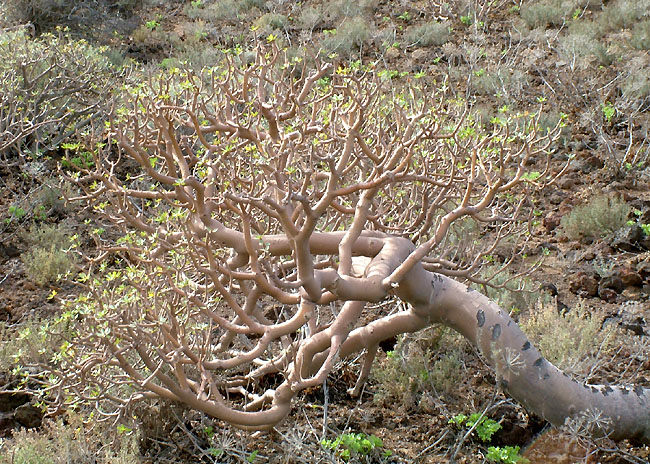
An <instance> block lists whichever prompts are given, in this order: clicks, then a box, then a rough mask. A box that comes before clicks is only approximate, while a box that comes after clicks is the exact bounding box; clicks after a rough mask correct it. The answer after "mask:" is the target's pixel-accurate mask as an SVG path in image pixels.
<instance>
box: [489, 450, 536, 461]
mask: <svg viewBox="0 0 650 464" xmlns="http://www.w3.org/2000/svg"><path fill="white" fill-rule="evenodd" d="M519 449H520V448H519V447H518V446H490V447H488V452H487V455H486V456H485V457H486V458H487V460H488V461H490V462H503V463H505V464H526V463H528V462H529V461H528V459H526V458H525V457H523V456H521V455H520V454H519Z"/></svg>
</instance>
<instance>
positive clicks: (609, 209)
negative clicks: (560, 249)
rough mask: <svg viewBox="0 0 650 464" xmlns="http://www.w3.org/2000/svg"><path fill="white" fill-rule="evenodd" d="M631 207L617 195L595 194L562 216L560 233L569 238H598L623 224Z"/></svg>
mask: <svg viewBox="0 0 650 464" xmlns="http://www.w3.org/2000/svg"><path fill="white" fill-rule="evenodd" d="M630 211H631V207H630V205H628V204H627V203H626V202H625V201H623V200H622V199H620V198H618V197H608V196H606V195H601V196H597V197H595V198H594V199H592V200H591V201H590V202H589V203H587V204H585V205H581V206H576V207H575V208H573V210H572V211H571V212H570V213H568V214H566V215H565V216H564V217H562V220H561V221H560V227H561V234H562V235H564V236H565V237H567V238H568V239H570V240H578V239H581V238H600V237H604V236H606V235H608V234H611V233H612V232H615V231H617V230H618V229H620V228H621V227H623V226H624V225H625V223H626V222H627V218H628V215H629V214H630Z"/></svg>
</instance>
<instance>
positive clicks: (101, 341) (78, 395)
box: [50, 48, 650, 442]
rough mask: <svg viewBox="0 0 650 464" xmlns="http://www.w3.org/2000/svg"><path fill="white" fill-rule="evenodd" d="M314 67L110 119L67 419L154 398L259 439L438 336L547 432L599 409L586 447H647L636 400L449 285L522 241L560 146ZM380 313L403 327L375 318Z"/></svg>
mask: <svg viewBox="0 0 650 464" xmlns="http://www.w3.org/2000/svg"><path fill="white" fill-rule="evenodd" d="M306 61H307V60H305V61H302V60H296V59H294V60H289V59H287V58H286V56H285V55H284V54H283V53H282V52H281V51H278V50H262V49H261V48H260V50H259V51H258V53H257V57H256V59H255V60H254V62H251V63H241V62H240V60H239V59H238V57H237V56H234V55H233V56H231V57H230V58H229V60H228V65H227V66H226V67H225V68H224V69H214V70H211V71H210V72H206V74H205V75H197V74H193V73H191V72H180V71H177V70H176V71H172V72H171V73H170V74H169V75H167V76H166V77H165V78H162V79H160V80H152V81H151V82H148V83H146V84H143V85H142V86H140V87H138V88H135V89H132V92H131V99H130V101H129V103H128V105H126V106H125V107H124V108H121V109H117V110H116V115H115V117H114V120H113V122H112V124H111V125H110V128H109V129H110V133H111V135H110V139H111V143H109V144H107V145H106V146H105V147H103V148H101V149H99V150H98V151H97V154H96V159H95V164H96V167H95V169H94V170H92V171H86V172H83V173H81V174H79V175H78V176H77V177H76V181H77V183H78V185H80V186H82V187H83V188H84V190H85V194H84V198H85V199H86V200H88V201H90V202H91V204H92V205H93V206H94V208H96V209H98V210H102V211H103V212H104V213H105V215H106V217H108V218H110V219H111V220H112V221H113V222H114V223H115V224H117V225H119V226H121V227H123V229H124V235H123V236H122V237H121V238H120V239H119V240H117V241H116V242H112V241H110V240H108V239H106V238H104V237H103V236H102V235H99V233H98V234H97V236H96V239H97V241H98V243H99V244H100V245H101V247H102V250H103V251H102V253H101V254H100V255H99V256H98V257H97V258H95V259H93V260H92V263H93V265H94V271H95V272H91V273H88V274H82V276H81V280H82V281H83V282H84V283H85V284H86V285H87V286H88V288H89V290H90V294H89V295H88V296H87V297H82V298H81V299H80V300H79V301H77V302H75V308H76V309H75V310H74V312H72V311H71V312H67V313H65V314H64V315H63V318H62V320H66V321H73V320H74V321H77V322H76V323H75V324H76V325H75V326H74V328H73V329H71V330H72V334H73V335H72V337H71V339H70V343H69V344H68V345H66V349H65V350H64V352H62V353H61V356H60V359H59V364H58V367H55V368H52V369H53V373H54V374H56V375H55V376H54V377H53V378H54V379H55V380H54V382H53V384H52V385H51V386H50V390H51V391H52V392H53V393H55V395H58V396H57V397H58V400H59V403H60V404H63V403H66V402H68V401H71V400H79V399H83V400H87V401H92V402H95V403H97V405H98V406H99V407H100V410H101V411H104V412H106V413H109V412H111V411H114V410H110V409H109V408H108V407H107V406H106V405H107V404H108V403H110V404H117V405H119V406H121V408H120V409H118V411H119V410H123V409H124V408H126V407H127V406H128V405H129V404H130V403H131V402H132V401H135V400H138V399H141V398H146V397H160V398H166V399H169V400H173V401H178V402H181V403H184V404H186V405H188V406H189V407H191V408H195V409H197V410H200V411H203V412H205V413H207V414H209V415H211V416H214V417H217V418H220V419H223V420H225V421H227V422H229V423H231V424H233V425H235V426H237V427H241V428H246V429H268V428H272V427H273V426H275V425H276V424H278V423H279V422H280V421H282V420H283V419H284V418H285V417H286V416H287V415H288V413H289V412H290V408H291V402H292V399H293V398H294V397H295V396H296V394H297V393H299V392H300V391H302V390H304V389H305V388H308V387H311V386H315V385H319V384H321V383H322V382H323V381H324V380H325V379H326V377H327V375H328V374H329V373H330V372H331V371H332V369H333V368H334V367H335V365H336V361H337V360H338V359H339V358H341V357H344V356H347V355H349V354H351V353H355V352H362V351H364V352H365V358H364V362H363V365H362V367H361V372H360V376H359V381H358V382H357V384H356V386H355V387H354V389H353V391H352V393H354V394H358V393H359V391H360V388H361V386H362V384H363V382H364V380H365V379H366V378H367V376H368V374H369V372H370V367H371V364H372V362H373V359H374V357H375V354H376V352H377V347H378V344H379V343H380V342H381V341H382V340H385V339H388V338H390V337H393V336H395V335H398V334H402V333H406V332H413V331H417V330H420V329H422V328H424V327H426V326H428V325H430V324H445V325H447V326H450V327H452V328H453V329H455V330H457V331H459V332H460V333H461V334H463V335H464V336H465V337H466V338H467V339H468V340H470V341H471V342H472V343H473V344H474V345H475V346H477V347H478V349H479V350H480V352H481V353H482V354H483V355H484V356H485V358H486V360H487V361H488V362H489V364H490V365H491V366H492V367H493V368H494V369H495V371H496V374H497V379H498V384H499V386H500V387H501V388H503V389H504V390H505V391H506V392H508V393H509V394H510V395H512V396H513V397H514V398H515V399H517V400H519V401H521V402H522V403H523V404H524V405H526V406H527V407H528V408H529V409H531V410H532V411H534V412H536V413H538V414H540V415H541V416H543V417H544V418H546V419H547V420H549V421H551V422H553V423H555V424H562V423H563V422H564V421H565V419H566V418H569V417H573V416H576V415H580V414H585V413H588V412H596V411H597V412H598V413H602V415H601V416H599V417H603V418H607V419H606V420H605V419H604V420H602V421H595V422H593V423H594V424H595V425H594V430H593V432H594V433H596V434H604V433H606V434H610V435H611V436H612V437H614V438H621V437H635V438H639V439H641V440H644V441H646V442H647V441H649V440H650V425H649V423H650V420H649V417H650V416H649V413H648V407H647V401H648V400H649V399H650V397H649V395H648V392H647V390H644V389H641V388H636V389H631V388H625V387H609V386H585V385H581V384H579V383H577V382H574V381H573V380H571V379H569V378H568V377H567V376H566V375H563V373H562V372H560V371H559V370H558V369H557V368H555V367H554V366H553V365H552V364H550V363H549V362H548V361H546V360H545V359H544V358H543V357H542V355H541V354H540V353H539V352H538V351H537V350H536V349H535V348H534V347H533V346H531V344H530V342H529V341H528V340H527V338H526V336H525V335H524V334H523V333H522V332H521V330H520V329H519V328H518V326H517V325H516V323H515V322H513V321H512V320H511V319H510V317H509V315H508V313H507V312H506V311H504V310H502V309H500V308H499V307H498V306H497V305H496V304H495V303H494V302H492V301H490V300H489V299H488V298H487V297H485V296H483V295H482V294H480V293H479V292H477V291H474V290H470V289H468V287H467V286H466V285H465V284H464V283H461V282H460V281H459V279H461V280H468V279H469V280H475V281H480V279H479V274H478V271H479V270H480V268H481V266H482V265H483V264H484V263H485V262H486V261H487V260H488V257H489V256H488V255H491V254H492V253H493V252H494V250H495V249H496V247H497V245H498V244H499V243H501V242H503V241H504V239H505V240H508V241H509V246H510V247H512V246H513V245H514V244H515V242H516V241H517V240H525V238H526V236H527V235H526V234H527V232H526V229H525V227H526V223H527V219H529V215H530V214H531V211H532V208H531V201H532V200H531V198H532V197H531V193H532V192H533V191H534V190H535V189H537V188H540V187H543V186H544V185H545V184H548V183H549V182H552V181H553V180H554V179H555V178H556V177H557V176H558V175H560V174H561V171H560V172H553V171H552V169H551V163H550V160H549V156H548V153H549V147H550V145H551V143H552V142H553V141H554V139H555V138H556V136H557V130H551V131H544V132H540V131H538V130H537V127H536V121H535V118H534V116H529V115H521V116H520V117H518V118H513V119H512V120H506V118H505V117H503V118H500V119H499V118H495V120H493V121H492V124H491V125H490V129H488V130H484V129H481V128H480V126H479V125H477V124H474V123H473V122H472V121H471V120H470V119H469V118H468V117H467V112H466V111H465V105H464V103H463V102H459V101H454V100H452V99H449V98H447V99H445V98H442V94H443V93H444V89H443V90H436V91H434V90H433V89H432V88H429V87H427V86H424V85H423V86H417V85H415V84H412V85H407V86H405V87H404V88H400V89H398V88H396V87H394V86H392V85H391V82H390V81H387V80H382V79H380V78H379V77H378V76H377V74H376V73H375V72H374V71H373V70H372V69H364V68H362V67H360V66H355V67H353V68H336V67H333V66H332V65H329V64H325V63H319V62H317V60H314V61H315V62H312V63H311V64H310V65H309V66H308V65H307V64H306ZM468 231H472V234H473V235H472V234H470V233H469V232H468ZM472 237H475V238H480V240H474V239H473V238H472ZM116 256H117V257H118V258H116ZM508 262H509V261H508V260H507V259H506V261H505V262H504V266H506V265H507V264H508ZM388 298H395V299H401V300H402V301H404V302H406V303H408V305H405V306H404V307H405V308H407V309H405V310H403V311H399V312H395V313H393V314H391V315H388V316H381V315H376V314H372V313H370V312H369V310H368V309H367V304H368V303H373V302H380V301H382V300H385V299H388ZM68 333H70V332H68Z"/></svg>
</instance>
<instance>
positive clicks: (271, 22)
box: [253, 13, 289, 35]
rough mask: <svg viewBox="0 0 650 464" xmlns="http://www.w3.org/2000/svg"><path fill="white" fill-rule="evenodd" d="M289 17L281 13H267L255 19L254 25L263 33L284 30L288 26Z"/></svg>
mask: <svg viewBox="0 0 650 464" xmlns="http://www.w3.org/2000/svg"><path fill="white" fill-rule="evenodd" d="M288 21H289V19H288V18H287V17H286V16H285V15H282V14H279V13H266V14H265V15H262V16H260V17H259V18H257V19H256V20H255V22H254V23H253V26H254V27H255V28H256V30H258V31H259V33H260V34H262V35H267V34H269V33H271V32H272V31H275V30H283V29H284V28H285V27H287V23H288Z"/></svg>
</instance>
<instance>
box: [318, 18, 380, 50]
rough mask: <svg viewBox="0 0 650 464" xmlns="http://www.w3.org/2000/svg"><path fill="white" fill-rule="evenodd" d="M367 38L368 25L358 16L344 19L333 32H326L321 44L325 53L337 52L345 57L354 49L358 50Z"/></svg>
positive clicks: (368, 35)
mask: <svg viewBox="0 0 650 464" xmlns="http://www.w3.org/2000/svg"><path fill="white" fill-rule="evenodd" d="M369 38H370V25H369V24H368V22H367V21H366V20H365V19H363V18H362V17H360V16H358V17H354V18H351V19H349V20H347V21H344V22H343V23H342V24H341V26H340V27H339V28H338V29H336V30H335V31H334V33H330V34H326V35H325V38H324V39H323V41H322V46H323V49H324V50H326V51H327V53H337V54H339V55H341V56H346V57H347V56H350V55H351V54H352V53H353V52H354V51H357V50H360V49H361V48H362V46H363V44H364V42H365V41H366V40H368V39H369Z"/></svg>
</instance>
